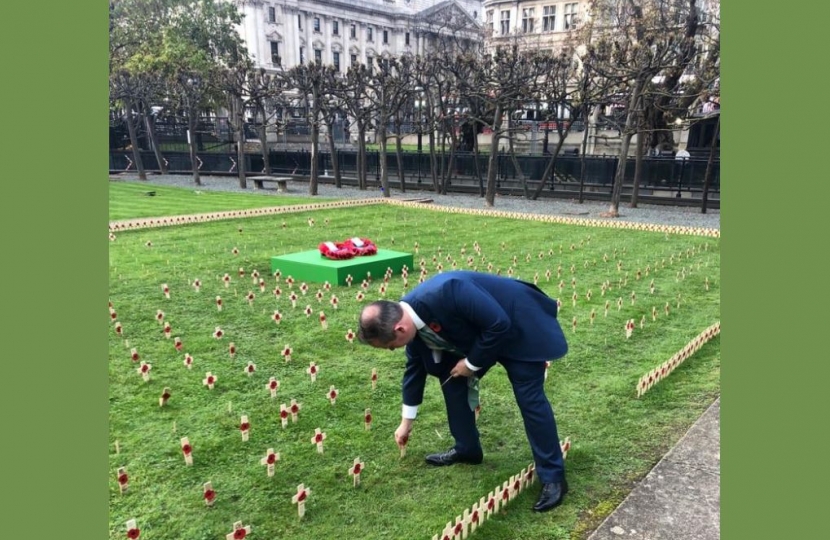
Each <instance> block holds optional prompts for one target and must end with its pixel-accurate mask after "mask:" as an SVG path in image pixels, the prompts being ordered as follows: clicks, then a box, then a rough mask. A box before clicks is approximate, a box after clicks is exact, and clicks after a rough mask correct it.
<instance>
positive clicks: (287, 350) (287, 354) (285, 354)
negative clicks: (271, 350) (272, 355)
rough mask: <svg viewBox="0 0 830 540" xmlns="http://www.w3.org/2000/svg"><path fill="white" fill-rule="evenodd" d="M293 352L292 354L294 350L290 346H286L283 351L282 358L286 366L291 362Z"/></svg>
mask: <svg viewBox="0 0 830 540" xmlns="http://www.w3.org/2000/svg"><path fill="white" fill-rule="evenodd" d="M291 352H292V349H291V347H289V346H288V345H286V346H285V347H283V349H282V356H283V358H285V363H286V364H287V363H288V362H290V361H291Z"/></svg>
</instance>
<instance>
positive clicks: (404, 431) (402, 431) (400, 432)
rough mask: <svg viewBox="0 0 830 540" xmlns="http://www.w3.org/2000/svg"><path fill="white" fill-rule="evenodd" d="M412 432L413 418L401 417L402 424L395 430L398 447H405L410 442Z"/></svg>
mask: <svg viewBox="0 0 830 540" xmlns="http://www.w3.org/2000/svg"><path fill="white" fill-rule="evenodd" d="M411 432H412V420H410V419H409V418H401V425H399V426H398V429H396V430H395V442H396V443H397V444H398V448H403V447H405V446H406V443H407V442H409V434H410V433H411Z"/></svg>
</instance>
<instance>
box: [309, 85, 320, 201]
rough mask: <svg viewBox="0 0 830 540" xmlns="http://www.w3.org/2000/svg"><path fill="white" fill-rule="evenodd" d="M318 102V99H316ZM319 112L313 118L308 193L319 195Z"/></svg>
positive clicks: (314, 113) (315, 112)
mask: <svg viewBox="0 0 830 540" xmlns="http://www.w3.org/2000/svg"><path fill="white" fill-rule="evenodd" d="M315 103H316V100H315ZM319 116H320V115H319V113H318V112H317V111H316V110H315V111H314V112H313V113H312V119H311V171H310V173H309V178H308V194H309V195H312V196H314V195H317V181H318V177H319V175H320V159H319V157H320V124H319V122H318V120H319Z"/></svg>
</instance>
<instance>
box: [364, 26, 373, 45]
mask: <svg viewBox="0 0 830 540" xmlns="http://www.w3.org/2000/svg"><path fill="white" fill-rule="evenodd" d="M374 40H375V39H374V32H372V27H371V26H369V27H368V28H366V41H374Z"/></svg>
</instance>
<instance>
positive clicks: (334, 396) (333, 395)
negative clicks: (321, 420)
mask: <svg viewBox="0 0 830 540" xmlns="http://www.w3.org/2000/svg"><path fill="white" fill-rule="evenodd" d="M337 394H338V392H337V388H335V387H334V385H331V387H329V392H328V394H326V395H327V396H328V398H329V401H331V404H332V405H334V402H335V400H337Z"/></svg>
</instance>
